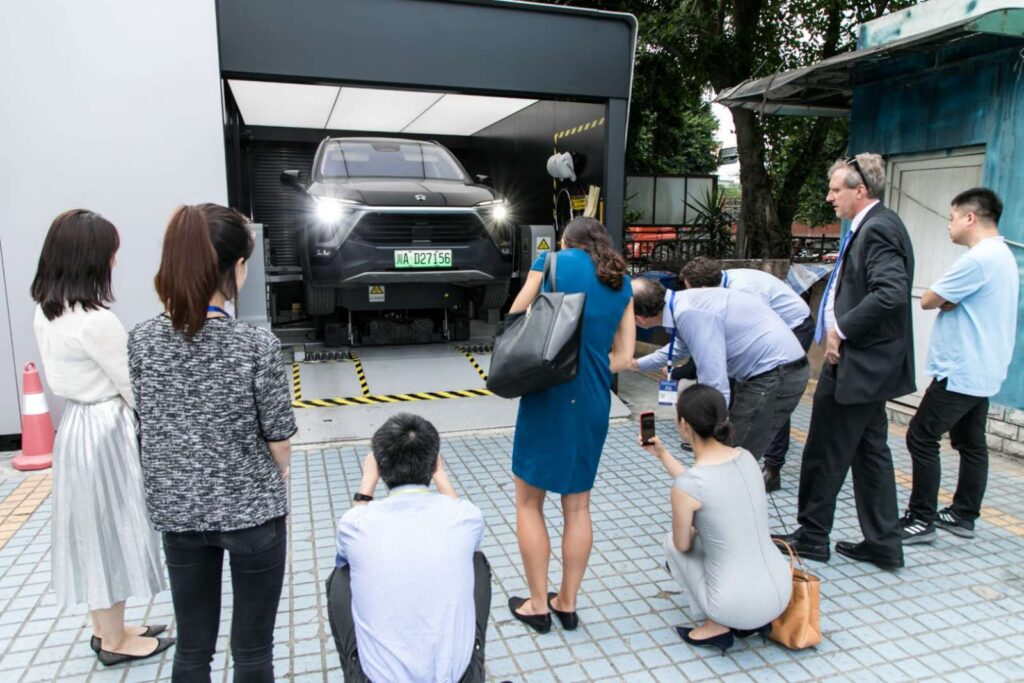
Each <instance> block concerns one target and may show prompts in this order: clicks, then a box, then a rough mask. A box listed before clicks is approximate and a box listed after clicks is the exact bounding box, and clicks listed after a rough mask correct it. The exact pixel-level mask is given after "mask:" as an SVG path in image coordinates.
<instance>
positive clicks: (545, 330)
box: [487, 253, 586, 398]
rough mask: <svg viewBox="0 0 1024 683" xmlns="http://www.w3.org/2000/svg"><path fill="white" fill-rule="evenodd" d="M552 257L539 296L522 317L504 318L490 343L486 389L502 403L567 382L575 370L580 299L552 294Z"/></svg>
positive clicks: (581, 295) (580, 324)
mask: <svg viewBox="0 0 1024 683" xmlns="http://www.w3.org/2000/svg"><path fill="white" fill-rule="evenodd" d="M556 257H557V255H556V254H554V253H550V254H549V255H548V257H547V259H545V261H544V281H547V280H548V278H549V277H550V280H551V290H552V291H550V292H545V291H544V288H543V282H542V285H541V292H540V294H538V295H537V298H536V299H534V300H533V303H532V304H530V307H529V308H528V309H526V311H525V312H524V313H516V314H513V315H510V316H509V318H508V320H506V321H505V323H504V326H503V327H502V328H499V330H498V336H497V337H496V338H495V340H494V352H493V353H492V355H491V367H490V371H489V372H488V375H487V388H488V389H490V390H491V391H492V392H494V393H495V394H497V395H498V396H501V397H503V398H516V397H518V396H523V395H525V394H532V393H535V392H538V391H543V390H545V389H547V388H548V387H552V386H555V385H556V384H561V383H562V382H568V381H569V380H571V379H572V378H574V377H575V376H576V372H577V371H578V370H579V366H580V335H581V334H582V333H583V307H584V305H585V304H586V294H584V293H582V292H577V293H574V294H564V293H562V292H558V291H555V290H557V288H558V280H557V279H556V277H555V266H556V263H555V262H556V260H557V258H556Z"/></svg>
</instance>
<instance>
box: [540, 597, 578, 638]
mask: <svg viewBox="0 0 1024 683" xmlns="http://www.w3.org/2000/svg"><path fill="white" fill-rule="evenodd" d="M557 595H558V593H548V609H549V610H551V614H554V615H555V616H556V617H558V621H559V623H561V624H562V628H564V629H565V630H566V631H575V630H576V627H577V626H579V625H580V618H579V616H578V615H577V614H576V612H575V611H573V612H563V611H562V610H559V609H555V606H554V605H552V604H551V601H552V600H554V599H555V596H557Z"/></svg>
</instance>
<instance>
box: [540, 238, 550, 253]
mask: <svg viewBox="0 0 1024 683" xmlns="http://www.w3.org/2000/svg"><path fill="white" fill-rule="evenodd" d="M537 251H551V245H550V244H548V239H547V238H546V237H538V238H537Z"/></svg>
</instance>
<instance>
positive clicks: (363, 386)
mask: <svg viewBox="0 0 1024 683" xmlns="http://www.w3.org/2000/svg"><path fill="white" fill-rule="evenodd" d="M348 357H349V358H350V359H351V360H352V364H353V365H355V366H356V378H357V379H358V380H359V390H360V391H362V392H363V396H369V395H370V385H369V383H368V382H367V381H366V372H364V371H363V363H362V361H360V360H359V356H357V355H356V353H355V352H354V351H349V352H348Z"/></svg>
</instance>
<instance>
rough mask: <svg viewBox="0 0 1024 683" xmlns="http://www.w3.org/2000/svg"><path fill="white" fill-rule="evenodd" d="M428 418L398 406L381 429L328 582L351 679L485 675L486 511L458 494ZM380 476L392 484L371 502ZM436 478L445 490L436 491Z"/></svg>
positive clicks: (413, 681)
mask: <svg viewBox="0 0 1024 683" xmlns="http://www.w3.org/2000/svg"><path fill="white" fill-rule="evenodd" d="M440 444H441V442H440V437H439V436H438V433H437V430H436V429H435V428H434V426H433V425H432V424H430V422H428V421H427V420H424V419H423V418H422V417H419V416H416V415H409V414H406V413H400V414H398V415H395V416H393V417H391V418H389V419H388V420H387V422H385V423H384V424H383V425H382V426H381V427H380V429H378V430H377V432H376V433H375V434H374V435H373V440H372V447H373V450H372V451H371V452H370V453H369V454H368V455H367V456H366V458H365V460H364V461H363V478H362V481H361V482H360V484H359V492H358V493H356V494H355V500H354V502H355V505H354V506H353V507H352V509H350V510H349V511H348V512H346V513H345V515H344V516H343V517H342V518H341V521H339V522H338V532H337V550H338V555H337V561H336V565H337V566H336V568H335V569H334V572H333V573H332V574H331V577H330V578H329V579H328V581H327V603H328V611H329V617H330V624H331V633H332V634H333V635H334V643H335V645H336V646H337V648H338V654H339V655H340V657H341V667H342V672H343V674H344V677H345V680H346V681H349V682H350V683H351V682H353V681H367V680H369V681H375V682H377V683H382V682H384V681H388V682H389V683H390V682H395V683H435V682H442V683H456V682H460V683H462V682H467V683H468V682H471V681H472V682H477V681H483V680H484V644H485V643H486V640H487V638H486V632H487V617H488V614H489V613H490V608H491V568H490V565H489V564H488V563H487V559H486V558H485V557H484V555H483V553H481V552H480V551H479V550H477V548H478V547H479V545H480V539H481V538H482V536H483V530H484V522H483V516H482V515H481V514H480V510H479V509H478V508H477V507H476V506H475V505H473V504H472V503H470V502H467V501H464V500H459V498H458V496H457V495H456V494H455V489H453V488H452V485H451V482H450V481H449V480H448V475H447V474H446V473H445V470H444V465H443V463H442V460H441V456H440ZM378 479H383V480H384V484H385V485H386V486H387V488H388V496H387V498H385V499H384V500H380V501H373V492H374V489H375V488H376V486H377V481H378ZM431 479H433V481H434V484H435V485H436V487H437V493H432V492H431V491H430V488H429V486H430V481H431Z"/></svg>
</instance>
